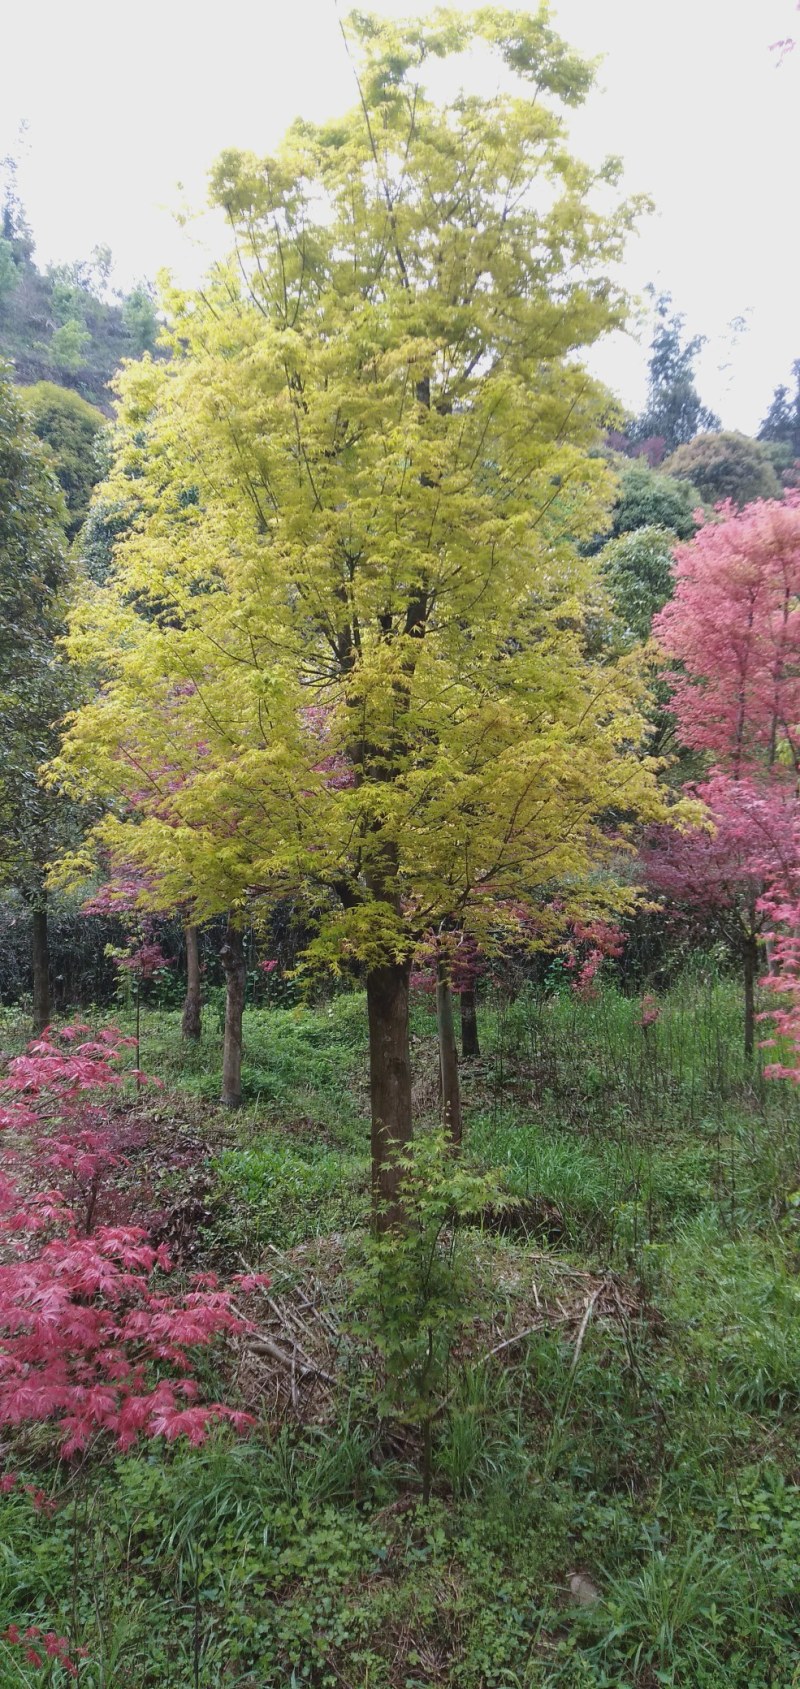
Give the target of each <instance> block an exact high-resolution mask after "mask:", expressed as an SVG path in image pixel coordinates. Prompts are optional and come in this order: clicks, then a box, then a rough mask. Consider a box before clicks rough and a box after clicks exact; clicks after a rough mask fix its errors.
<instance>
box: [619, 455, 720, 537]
mask: <svg viewBox="0 0 800 1689" xmlns="http://www.w3.org/2000/svg"><path fill="white" fill-rule="evenodd" d="M701 503H702V497H701V494H700V492H699V490H698V488H697V487H696V486H694V485H692V483H691V481H690V479H689V477H686V478H684V479H681V480H675V479H673V478H672V476H671V475H664V474H660V473H659V472H658V471H656V470H654V469H651V468H650V466H649V465H648V464H647V463H645V462H644V461H643V460H642V459H641V458H639V459H637V461H636V462H634V463H630V464H628V463H626V464H624V465H622V466H621V467H620V477H619V491H618V494H617V499H616V503H615V505H614V511H613V523H612V531H613V533H614V534H615V535H618V534H630V533H635V531H636V529H637V528H664V529H668V530H669V532H670V533H672V534H674V535H675V537H676V539H680V540H688V539H691V537H692V534H693V533H694V532H695V529H696V527H697V523H696V521H695V517H694V512H695V511H696V509H697V508H698V505H700V504H701Z"/></svg>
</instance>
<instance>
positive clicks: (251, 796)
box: [59, 9, 662, 1217]
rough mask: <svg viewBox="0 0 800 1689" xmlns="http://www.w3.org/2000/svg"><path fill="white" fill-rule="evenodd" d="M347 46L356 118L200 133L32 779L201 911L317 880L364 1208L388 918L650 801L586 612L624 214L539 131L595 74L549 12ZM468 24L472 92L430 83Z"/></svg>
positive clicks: (403, 1120)
mask: <svg viewBox="0 0 800 1689" xmlns="http://www.w3.org/2000/svg"><path fill="white" fill-rule="evenodd" d="M349 38H350V42H351V45H352V48H353V54H354V66H356V83H357V90H358V99H357V101H356V104H355V106H354V109H353V110H352V111H351V112H349V113H347V114H346V115H345V116H343V117H342V118H341V119H339V120H337V121H335V122H332V123H330V124H327V125H322V126H318V125H316V126H315V125H311V124H308V123H302V122H298V123H297V124H295V125H294V127H293V128H292V129H291V130H290V131H289V133H288V134H287V136H286V139H285V141H284V143H283V145H282V147H281V148H280V149H279V151H278V152H277V153H276V154H275V155H274V156H273V157H271V158H267V159H263V160H259V159H256V158H254V157H251V156H249V155H242V154H239V153H227V154H225V155H223V157H222V159H221V160H220V161H219V163H218V165H217V166H216V168H215V170H214V172H213V176H212V198H213V200H214V202H215V204H216V205H218V206H220V207H222V208H223V209H224V211H225V214H226V216H227V218H228V220H229V223H230V229H231V236H232V240H233V248H234V250H233V255H232V257H231V259H230V261H229V262H228V263H225V264H220V265H218V266H216V267H215V268H214V269H213V271H212V273H211V274H210V275H209V277H208V280H207V282H206V284H205V286H203V287H202V288H200V289H198V290H196V291H193V292H178V291H176V290H172V291H168V293H167V295H166V299H165V303H166V307H167V310H168V314H169V321H170V324H171V328H170V337H169V346H170V354H171V355H170V357H169V359H168V360H165V361H163V362H151V361H147V360H146V361H145V362H144V363H143V364H142V365H138V366H134V367H132V368H131V369H130V370H129V372H128V374H127V375H126V377H125V378H124V380H123V383H122V392H121V410H120V418H119V426H118V441H117V453H116V460H115V469H114V471H113V474H112V478H111V486H110V489H109V491H110V493H111V494H116V495H124V494H125V493H126V492H127V493H128V494H129V493H130V490H131V485H132V482H133V481H135V483H136V486H135V493H136V502H137V505H138V508H139V516H138V519H137V521H136V524H135V527H134V531H133V532H132V534H131V535H130V537H129V538H128V539H127V540H126V541H125V542H124V544H122V545H121V547H120V548H119V551H118V555H117V559H116V567H115V571H114V573H113V575H112V577H111V579H110V580H109V582H108V583H107V585H106V586H105V588H103V589H99V590H98V591H96V592H95V593H94V594H93V595H92V596H91V597H90V598H88V599H87V601H86V602H85V604H84V606H83V607H82V610H81V613H80V615H79V617H78V618H77V619H76V622H75V626H74V629H73V636H72V638H73V650H74V652H75V655H76V656H77V657H79V658H80V659H81V660H89V661H90V662H92V663H94V664H96V665H98V670H99V673H100V675H101V676H102V684H101V686H100V689H99V692H98V696H97V698H96V699H95V701H94V702H93V703H92V704H91V705H90V706H89V707H87V708H85V709H84V710H82V711H81V713H80V714H79V715H78V717H77V718H76V719H75V720H74V721H73V722H72V724H71V727H70V731H69V734H68V737H67V740H66V744H65V747H64V753H63V758H62V761H61V764H60V769H59V773H60V777H61V778H62V779H64V780H66V781H67V783H71V784H72V785H73V786H74V787H75V788H76V789H78V790H81V791H82V792H86V791H89V792H91V793H92V794H93V795H94V796H95V797H97V796H102V797H103V798H105V799H106V800H108V802H109V805H110V808H109V813H108V814H107V816H106V818H105V819H104V821H103V822H102V823H101V825H100V827H99V828H98V829H97V836H98V837H99V838H100V840H101V841H102V842H104V843H105V844H107V845H110V846H111V847H112V848H113V850H114V851H115V853H116V854H117V855H118V856H122V857H124V858H125V859H126V860H131V861H136V862H138V863H139V864H141V865H142V866H145V867H147V868H148V870H149V871H151V872H152V873H153V874H154V875H156V876H157V877H158V881H159V885H160V892H161V893H164V892H167V893H169V895H171V896H173V897H175V898H176V899H177V898H181V899H183V900H186V899H187V898H188V899H190V900H191V901H192V902H193V904H194V906H195V909H196V911H197V913H198V914H199V915H200V916H202V915H204V914H209V913H211V912H214V911H218V910H220V909H223V908H230V907H231V906H235V905H236V904H237V903H241V902H242V900H244V899H245V898H246V897H248V896H253V895H262V896H269V895H270V894H274V893H275V892H276V890H279V889H282V888H285V887H286V886H287V885H289V884H291V885H293V886H295V887H306V888H314V894H315V897H316V906H317V915H318V923H319V925H318V934H317V937H316V939H315V940H314V945H313V949H314V952H315V953H316V954H317V955H318V956H319V957H321V958H323V959H326V960H328V961H331V962H332V963H333V964H334V965H335V964H336V960H337V958H338V957H340V956H342V955H349V956H351V957H355V958H357V959H359V960H360V961H361V963H362V964H363V967H364V969H365V973H366V982H367V1000H368V1013H369V1025H370V1051H371V1058H370V1060H371V1090H372V1116H373V1127H372V1149H373V1171H374V1184H375V1190H376V1194H377V1197H378V1199H379V1201H380V1203H381V1204H383V1206H384V1211H385V1212H386V1213H388V1214H389V1216H390V1217H391V1213H392V1207H393V1204H395V1203H396V1201H397V1174H396V1168H395V1163H396V1159H397V1155H398V1153H399V1152H400V1151H401V1150H402V1148H403V1146H404V1145H405V1144H407V1142H408V1140H409V1138H410V1135H411V1079H410V1067H409V1055H408V978H409V967H410V957H411V952H412V950H413V947H414V943H415V942H416V940H417V938H418V936H419V935H420V934H421V933H422V932H424V931H426V930H429V929H430V928H432V927H433V928H436V927H437V926H438V925H439V924H440V923H442V922H445V921H453V920H460V921H466V920H469V921H470V922H471V923H472V924H473V925H475V924H476V923H478V924H479V923H480V918H481V911H482V910H483V909H485V908H486V906H487V904H493V905H496V904H497V902H498V900H500V901H502V900H503V899H504V898H508V897H519V896H520V895H524V896H526V897H527V898H531V897H535V896H536V895H543V894H544V893H545V892H546V891H547V890H548V889H549V888H552V887H553V885H555V884H560V885H561V886H562V887H563V886H567V887H568V888H569V887H572V888H573V891H574V895H575V896H576V897H577V896H578V895H579V888H580V887H581V886H584V885H585V884H586V882H587V879H588V878H589V877H590V876H591V875H592V874H593V873H594V872H595V871H596V869H597V867H598V865H600V864H602V863H603V862H604V861H605V860H606V858H607V857H608V855H609V853H610V851H611V850H612V848H615V847H616V842H617V841H618V838H619V835H620V833H621V832H622V831H624V827H625V824H626V823H627V822H630V821H631V820H632V819H633V818H636V817H650V818H652V817H656V816H658V815H660V814H661V808H662V800H661V797H660V796H659V793H658V790H657V786H656V782H655V774H654V769H653V767H652V766H651V765H650V764H649V763H648V760H647V758H646V756H643V755H642V754H641V751H642V744H643V734H644V731H645V730H644V725H643V717H642V706H643V698H644V686H643V679H642V675H641V672H640V666H639V659H638V657H637V655H636V653H627V654H624V655H622V656H620V657H618V658H617V660H615V661H614V662H608V661H605V662H601V661H600V660H597V659H592V657H591V656H590V655H589V653H588V649H587V641H586V639H585V637H584V621H585V609H584V607H585V605H586V603H587V601H588V599H589V598H590V597H591V598H592V599H593V600H596V597H597V587H596V583H595V582H594V581H593V577H592V571H593V567H594V566H593V564H592V562H591V560H588V559H586V558H585V557H583V556H582V555H581V549H580V548H581V542H582V541H583V540H585V539H588V538H589V537H590V536H591V535H593V534H594V533H595V532H596V531H597V530H598V528H601V527H602V525H603V514H604V512H605V510H606V509H607V506H608V503H609V500H610V497H611V495H612V491H613V489H612V487H611V486H610V484H609V476H608V471H607V468H606V466H605V463H604V461H603V459H602V458H601V457H600V456H597V455H591V454H592V448H593V447H594V446H595V444H596V442H597V439H598V430H599V426H600V422H601V418H602V416H603V412H604V409H605V408H606V407H607V404H608V399H607V395H606V393H605V392H604V391H603V390H602V389H601V388H600V387H599V386H598V384H597V383H596V382H595V381H594V380H593V379H592V378H591V377H590V376H589V375H588V374H587V372H586V369H585V368H584V366H583V365H582V363H581V361H580V357H579V354H580V353H581V351H582V350H584V349H585V348H587V347H589V346H591V345H592V344H593V343H594V342H595V341H596V340H597V339H598V338H599V337H601V336H602V335H603V334H605V333H606V332H607V331H609V330H611V329H613V328H614V327H616V326H618V325H619V324H620V323H621V322H622V321H623V319H624V315H625V301H624V299H623V298H622V297H621V296H620V294H619V292H618V291H617V289H616V288H615V286H614V284H613V283H612V281H611V280H610V279H609V278H610V274H611V273H612V271H613V266H614V263H615V261H616V259H617V258H618V256H619V253H620V251H621V247H622V243H623V240H624V235H625V233H626V231H627V229H628V227H629V226H630V223H631V220H632V217H633V215H634V210H635V208H634V207H631V206H630V205H626V204H622V205H614V204H613V203H612V202H613V201H614V199H615V190H614V184H615V181H616V175H617V171H616V166H615V165H613V164H611V165H609V166H608V167H607V168H606V169H604V170H601V171H600V172H599V173H598V174H593V173H592V172H591V171H589V170H588V169H587V168H586V167H585V166H583V165H582V164H580V163H579V162H577V161H576V160H575V159H574V158H573V157H572V156H571V154H570V152H569V150H568V147H567V145H566V140H565V130H564V119H563V112H562V109H561V108H563V107H564V106H570V105H574V104H576V103H578V102H579V101H580V99H582V97H583V96H584V94H585V92H586V89H587V88H588V86H589V84H590V70H589V68H588V67H587V66H586V65H585V64H584V63H583V62H582V61H580V60H579V59H577V58H576V57H575V56H574V55H573V54H572V53H571V52H570V51H569V49H568V48H566V47H565V46H564V44H563V43H562V42H561V41H560V40H559V39H558V38H557V37H556V36H555V35H554V34H553V32H552V31H551V29H550V28H549V25H548V23H547V21H546V18H545V16H544V14H539V15H535V16H530V15H526V14H523V13H516V12H514V13H512V12H502V11H496V10H492V9H484V10H481V11H480V12H477V13H476V14H474V16H472V17H464V16H461V15H455V14H450V13H446V12H442V13H439V14H437V15H436V16H435V17H434V19H433V20H428V21H426V22H424V23H407V24H397V23H386V22H384V21H378V20H376V19H371V18H363V17H362V18H354V19H353V20H351V22H350V25H349ZM468 50H470V51H472V50H476V51H477V50H480V51H481V52H483V53H487V52H491V53H492V54H493V55H494V57H495V59H496V60H497V61H498V62H499V70H498V72H497V75H498V77H499V80H500V81H501V83H502V84H503V90H504V91H500V92H498V93H497V94H495V95H493V96H491V97H482V96H478V95H473V94H469V93H459V94H457V95H455V96H453V97H451V98H449V99H447V100H441V99H440V100H437V99H436V98H434V96H433V94H432V93H431V92H430V90H429V88H428V85H427V84H428V81H429V73H430V72H433V73H434V74H435V73H436V72H437V71H438V70H439V67H440V64H441V63H442V62H443V61H447V60H450V59H457V58H458V55H460V54H462V53H465V52H467V51H468ZM492 78H493V80H494V79H495V72H494V71H493V72H492ZM506 85H507V86H506ZM603 206H605V207H606V209H602V207H603ZM609 206H610V207H611V208H610V209H608V207H609ZM610 818H615V822H616V825H615V827H613V828H612V827H610V825H609V822H610ZM612 835H613V837H612ZM619 896H620V899H621V900H622V901H623V902H624V898H625V893H624V892H622V891H621V892H620V894H619ZM609 898H610V900H611V901H613V896H611V894H610V893H607V900H608V899H609Z"/></svg>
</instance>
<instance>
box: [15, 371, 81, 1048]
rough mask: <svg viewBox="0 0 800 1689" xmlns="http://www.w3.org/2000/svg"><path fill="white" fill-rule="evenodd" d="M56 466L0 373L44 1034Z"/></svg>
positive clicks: (21, 780) (59, 516)
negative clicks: (44, 779) (45, 773)
mask: <svg viewBox="0 0 800 1689" xmlns="http://www.w3.org/2000/svg"><path fill="white" fill-rule="evenodd" d="M51 461H52V460H51V459H50V456H49V453H48V452H47V450H46V448H45V447H43V446H42V445H41V444H40V442H39V441H38V440H37V439H36V437H35V435H34V434H33V432H32V430H31V428H30V425H29V424H28V422H27V420H26V417H25V414H24V411H23V409H22V406H21V405H20V403H19V400H18V398H17V396H16V394H15V392H14V389H13V388H12V386H11V383H10V381H9V380H8V378H7V376H3V375H2V373H1V372H0V699H2V707H3V734H2V742H1V743H0V813H1V814H2V822H3V855H2V860H1V861H0V871H1V872H2V875H3V878H4V879H5V880H6V882H7V883H11V884H13V885H15V886H17V887H18V888H19V889H20V890H21V891H22V892H23V894H24V896H25V898H26V900H27V901H28V902H29V904H30V906H31V909H32V912H33V928H32V935H33V957H32V963H33V1002H34V1024H35V1027H36V1029H37V1030H38V1029H41V1027H43V1026H44V1025H46V1023H47V1021H48V1020H49V1017H50V994H49V965H48V948H47V905H46V896H45V889H44V878H45V868H46V864H47V862H48V859H49V857H50V855H51V853H52V851H53V849H54V847H55V844H56V841H57V839H58V838H59V835H60V842H61V843H65V842H66V835H65V832H64V828H68V827H69V820H70V811H69V807H68V806H65V805H63V804H62V803H60V802H59V800H58V798H57V797H56V795H55V794H54V793H52V792H45V791H44V790H43V789H42V787H41V786H40V784H39V780H38V768H39V765H40V764H41V763H42V762H44V761H45V759H46V758H47V757H49V756H51V755H52V754H53V751H54V750H55V748H56V744H57V730H56V729H57V723H58V720H59V718H60V717H61V716H62V715H63V713H64V710H65V709H66V708H67V706H68V703H69V701H70V697H71V689H72V684H73V682H72V677H70V676H68V673H67V669H66V665H65V664H64V663H63V662H61V661H60V660H59V658H58V656H57V655H56V652H55V649H54V642H55V640H56V637H57V636H58V634H59V633H60V632H62V631H63V627H64V612H65V595H66V592H67V589H68V587H69V584H70V579H71V571H70V566H69V563H68V561H67V556H66V550H65V542H64V521H65V514H64V504H63V500H62V497H61V493H60V490H59V488H58V485H57V483H56V481H55V477H54V475H53V473H52V469H51V467H50V464H51Z"/></svg>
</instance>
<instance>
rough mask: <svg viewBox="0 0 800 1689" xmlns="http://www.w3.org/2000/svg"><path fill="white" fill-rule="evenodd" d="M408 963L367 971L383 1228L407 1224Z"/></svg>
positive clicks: (375, 1183)
mask: <svg viewBox="0 0 800 1689" xmlns="http://www.w3.org/2000/svg"><path fill="white" fill-rule="evenodd" d="M410 972H411V966H410V963H408V962H391V963H387V964H386V966H385V967H382V968H373V969H372V970H371V972H370V973H369V974H368V975H367V1013H368V1018H369V1085H370V1103H371V1111H372V1134H371V1150H372V1202H373V1220H374V1225H375V1228H376V1230H377V1231H379V1232H384V1231H389V1230H390V1229H391V1228H392V1227H395V1226H398V1225H401V1224H402V1221H403V1205H402V1201H401V1197H400V1184H401V1179H402V1173H401V1170H400V1168H399V1167H398V1165H397V1163H398V1157H400V1156H402V1155H403V1154H404V1152H405V1151H407V1150H408V1147H409V1145H410V1143H411V1139H412V1121H411V1058H410V1054H409V1042H408V981H409V976H410Z"/></svg>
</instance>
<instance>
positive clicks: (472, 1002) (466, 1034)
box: [460, 986, 481, 1056]
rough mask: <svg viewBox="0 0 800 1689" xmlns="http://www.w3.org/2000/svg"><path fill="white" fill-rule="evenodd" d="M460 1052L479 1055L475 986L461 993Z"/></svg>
mask: <svg viewBox="0 0 800 1689" xmlns="http://www.w3.org/2000/svg"><path fill="white" fill-rule="evenodd" d="M460 996H461V1054H462V1056H479V1055H480V1053H481V1051H480V1045H479V1043H478V1005H477V1002H476V999H475V987H474V986H472V987H471V988H470V990H469V991H462V992H461V994H460Z"/></svg>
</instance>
